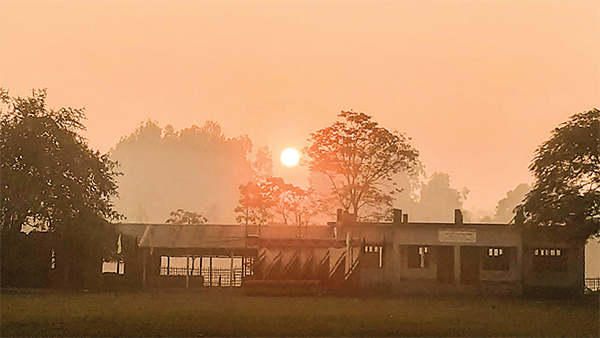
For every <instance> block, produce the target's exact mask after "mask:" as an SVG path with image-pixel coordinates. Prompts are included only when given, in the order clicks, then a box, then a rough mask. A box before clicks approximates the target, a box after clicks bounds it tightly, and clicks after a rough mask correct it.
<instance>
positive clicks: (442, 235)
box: [438, 228, 477, 243]
mask: <svg viewBox="0 0 600 338" xmlns="http://www.w3.org/2000/svg"><path fill="white" fill-rule="evenodd" d="M438 240H439V241H440V242H442V243H476V242H477V230H476V229H453V228H439V229H438Z"/></svg>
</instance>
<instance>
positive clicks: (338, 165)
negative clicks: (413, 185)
mask: <svg viewBox="0 0 600 338" xmlns="http://www.w3.org/2000/svg"><path fill="white" fill-rule="evenodd" d="M339 117H341V118H342V121H336V122H335V123H333V124H332V125H331V126H328V127H325V128H323V129H320V130H318V131H316V132H314V133H312V134H310V136H309V139H308V140H309V142H311V145H310V146H308V147H306V148H305V149H304V152H305V153H306V155H307V156H308V161H307V162H306V164H307V165H308V168H309V170H310V171H313V172H318V173H321V174H322V175H324V176H325V177H327V180H328V184H329V186H330V187H331V191H332V194H333V196H335V198H336V199H337V204H338V206H339V207H340V208H342V209H343V210H344V211H347V212H349V213H353V214H356V215H358V212H359V210H360V209H361V208H363V207H364V206H372V207H386V206H390V205H391V203H392V195H391V192H392V191H393V189H391V190H390V189H387V188H388V187H387V186H386V183H387V182H389V181H390V180H391V177H392V175H393V174H396V173H398V172H406V173H409V174H412V173H414V172H415V171H416V169H417V168H418V167H419V166H418V164H419V162H418V156H419V153H418V151H417V150H416V149H415V148H414V147H413V146H412V145H411V144H410V142H409V141H410V138H408V137H407V136H405V135H404V134H401V133H398V132H396V131H389V130H388V129H386V128H383V127H381V126H380V125H379V124H378V123H377V122H375V121H374V120H373V118H372V117H371V116H369V115H367V114H364V113H358V112H354V111H342V112H341V113H340V114H339Z"/></svg>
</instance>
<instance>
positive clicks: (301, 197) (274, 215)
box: [235, 177, 316, 225]
mask: <svg viewBox="0 0 600 338" xmlns="http://www.w3.org/2000/svg"><path fill="white" fill-rule="evenodd" d="M315 211H316V207H315V205H314V202H313V199H312V195H311V191H310V190H308V189H307V190H305V189H302V188H300V187H297V186H295V185H293V184H290V183H286V182H285V181H284V180H283V178H281V177H267V178H264V179H262V180H259V181H251V182H248V183H247V184H245V185H241V186H240V199H239V205H238V207H237V208H236V209H235V212H236V213H237V214H238V216H237V221H238V223H242V224H249V225H264V224H267V223H268V222H279V221H281V222H282V223H283V224H285V225H291V224H293V225H306V224H307V223H308V222H309V221H310V218H311V216H312V215H314V214H315Z"/></svg>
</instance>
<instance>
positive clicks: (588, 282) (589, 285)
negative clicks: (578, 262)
mask: <svg viewBox="0 0 600 338" xmlns="http://www.w3.org/2000/svg"><path fill="white" fill-rule="evenodd" d="M585 287H586V289H589V290H591V291H600V277H596V278H586V279H585Z"/></svg>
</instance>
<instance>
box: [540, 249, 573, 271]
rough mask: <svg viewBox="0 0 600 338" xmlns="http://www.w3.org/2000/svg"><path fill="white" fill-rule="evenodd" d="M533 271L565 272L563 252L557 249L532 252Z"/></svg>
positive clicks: (565, 262)
mask: <svg viewBox="0 0 600 338" xmlns="http://www.w3.org/2000/svg"><path fill="white" fill-rule="evenodd" d="M533 269H534V270H535V271H537V272H543V271H555V272H564V271H566V270H567V258H566V257H565V251H564V250H563V249H559V248H537V249H534V250H533Z"/></svg>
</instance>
